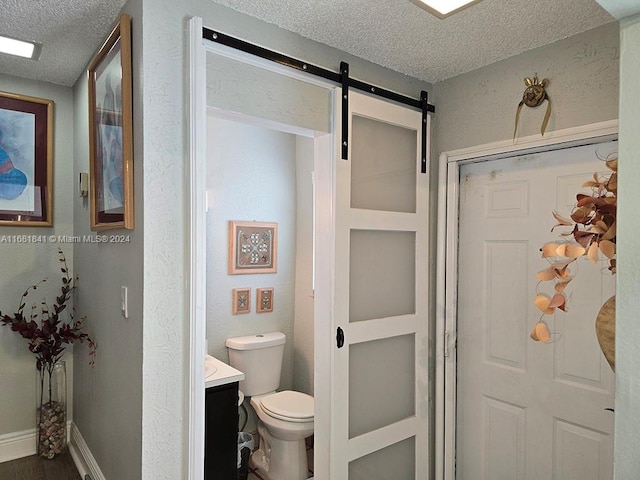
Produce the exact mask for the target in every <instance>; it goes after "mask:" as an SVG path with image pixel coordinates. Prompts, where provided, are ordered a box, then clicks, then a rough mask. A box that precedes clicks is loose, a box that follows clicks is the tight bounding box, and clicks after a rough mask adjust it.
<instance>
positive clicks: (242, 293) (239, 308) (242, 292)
mask: <svg viewBox="0 0 640 480" xmlns="http://www.w3.org/2000/svg"><path fill="white" fill-rule="evenodd" d="M232 305H233V307H232V310H233V314H234V315H238V314H240V313H249V312H250V311H251V289H250V288H234V289H233V304H232Z"/></svg>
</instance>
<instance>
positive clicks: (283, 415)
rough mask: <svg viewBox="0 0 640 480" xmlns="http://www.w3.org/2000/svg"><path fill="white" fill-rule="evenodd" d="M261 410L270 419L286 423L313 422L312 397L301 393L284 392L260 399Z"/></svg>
mask: <svg viewBox="0 0 640 480" xmlns="http://www.w3.org/2000/svg"><path fill="white" fill-rule="evenodd" d="M260 404H261V405H262V410H263V411H264V412H265V413H266V414H267V415H269V416H270V417H273V418H277V419H279V420H284V421H286V422H294V423H303V422H312V421H313V415H314V412H313V409H314V405H313V397H312V396H311V395H307V394H306V393H302V392H292V391H290V390H285V391H282V392H277V393H274V394H272V395H267V396H265V397H263V398H261V399H260Z"/></svg>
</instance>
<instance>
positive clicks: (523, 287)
mask: <svg viewBox="0 0 640 480" xmlns="http://www.w3.org/2000/svg"><path fill="white" fill-rule="evenodd" d="M616 148H617V144H616V143H614V142H612V143H605V144H599V145H590V146H581V147H574V148H568V149H563V150H555V151H551V152H545V153H539V154H531V155H522V156H516V157H512V158H506V159H501V160H494V161H487V162H483V163H475V164H468V165H464V166H462V167H461V168H460V179H459V181H460V190H459V192H460V194H459V224H458V228H459V244H458V248H459V252H458V253H459V257H458V306H457V312H458V318H457V329H458V331H457V338H458V347H457V366H458V369H457V376H458V377H457V424H456V478H457V479H458V480H525V479H526V480H534V479H539V480H551V479H553V480H608V479H609V480H610V479H611V478H613V476H612V475H613V425H614V418H613V413H612V412H610V411H607V410H605V409H606V408H611V407H613V406H614V375H613V373H612V372H611V370H610V368H609V366H608V364H607V363H606V361H605V359H604V356H603V355H602V353H601V351H600V349H599V347H598V344H597V340H596V337H595V328H594V322H595V318H596V314H597V312H598V310H599V308H600V306H601V305H602V304H603V303H604V301H605V300H607V299H608V298H609V297H610V296H611V295H613V293H614V285H615V284H614V280H615V279H614V277H613V276H612V275H610V274H609V272H608V271H607V270H606V266H607V263H606V262H604V261H603V262H602V263H601V264H599V265H593V264H591V263H590V262H589V261H588V260H587V259H586V258H583V259H579V260H578V262H576V266H575V267H574V269H575V270H576V273H577V275H576V277H575V279H574V280H573V281H572V282H571V284H570V285H569V287H568V288H567V290H566V293H567V296H568V298H569V300H568V309H569V310H568V312H567V313H563V312H558V313H556V314H555V316H552V317H549V316H546V319H547V320H548V322H549V327H550V330H551V331H552V332H553V338H554V341H553V342H552V343H550V344H540V343H535V342H533V341H532V340H531V339H530V338H529V331H530V330H531V328H532V327H533V325H534V324H535V323H536V322H537V321H538V319H539V318H540V316H541V314H540V312H539V311H538V310H537V308H536V307H535V306H534V304H533V299H534V296H535V291H536V284H537V280H536V278H535V274H536V272H538V271H539V270H542V269H544V268H546V267H547V266H548V263H547V261H546V260H545V259H543V258H541V255H540V252H539V248H540V246H541V245H542V244H543V243H545V242H550V241H558V240H559V239H560V237H559V232H557V231H556V232H554V233H551V232H550V229H551V227H552V226H553V225H554V223H555V220H554V219H553V217H552V216H551V212H552V211H554V210H555V211H558V212H559V213H560V214H561V215H563V216H568V215H569V213H570V212H571V209H572V207H573V206H574V204H575V201H576V198H575V195H576V193H578V192H579V191H583V192H585V193H587V192H588V190H586V189H583V188H581V185H582V184H583V183H584V182H585V181H587V180H589V179H590V178H591V176H592V175H593V173H594V172H602V173H606V172H607V169H606V167H605V165H604V162H602V161H599V160H598V156H600V157H603V156H606V155H607V154H610V153H612V152H615V151H616ZM545 283H548V284H549V285H542V286H541V288H543V290H544V289H546V291H547V292H548V291H549V289H551V290H552V289H553V286H552V283H553V282H545Z"/></svg>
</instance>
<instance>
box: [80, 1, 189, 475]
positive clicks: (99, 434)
mask: <svg viewBox="0 0 640 480" xmlns="http://www.w3.org/2000/svg"><path fill="white" fill-rule="evenodd" d="M141 6H142V5H141V3H140V2H134V1H131V2H129V3H128V4H127V6H126V10H127V11H128V12H129V13H130V14H131V16H132V20H133V23H132V36H133V65H134V66H133V101H134V104H133V110H134V113H133V115H134V172H133V174H134V188H135V194H134V208H135V226H136V227H135V230H133V231H129V230H106V231H103V232H101V234H105V235H112V234H117V235H124V236H125V238H126V239H127V240H128V241H127V242H126V243H104V244H102V243H101V244H97V243H93V244H92V243H79V244H76V245H75V250H74V260H75V266H76V269H77V270H76V271H77V272H78V274H79V275H80V287H79V289H78V295H77V297H76V308H77V311H78V314H80V315H86V316H87V317H88V328H89V331H90V333H91V335H92V336H93V338H94V339H95V341H96V342H97V344H98V350H97V356H96V363H95V367H93V368H92V367H88V366H87V364H86V362H83V361H82V360H83V358H84V357H85V356H86V347H85V346H82V347H80V348H76V351H75V362H76V375H75V377H74V385H75V404H76V409H75V415H74V423H75V424H76V426H77V427H78V429H79V430H80V433H81V434H82V436H83V438H84V439H85V441H86V442H87V445H88V446H89V449H90V450H91V453H92V454H93V456H94V458H95V459H96V461H97V462H98V465H99V467H100V469H101V471H102V473H103V474H104V475H105V477H106V478H108V479H118V480H129V479H130V480H137V479H140V478H142V477H141V457H142V418H141V415H142V359H143V351H142V334H143V315H142V313H143V312H142V302H143V294H144V289H143V238H144V236H143V232H144V222H143V213H144V209H143V191H144V190H143V167H144V164H145V163H147V162H146V159H145V157H144V155H143V148H142V147H143V143H142V125H143V121H142V98H143V96H142V74H143V70H142V68H141V60H140V59H141V55H142V43H141V40H142V15H141ZM74 102H75V103H74V109H75V116H74V159H75V161H74V171H73V173H70V175H72V178H73V179H76V178H78V174H79V173H80V172H89V170H90V169H89V126H88V85H87V76H86V75H82V76H81V77H80V78H79V79H78V81H77V82H76V85H75V87H74ZM150 158H151V159H153V157H150ZM149 168H151V167H149ZM71 190H72V191H73V193H74V197H73V215H74V232H75V235H80V236H85V235H86V236H95V235H96V232H92V231H91V230H90V216H89V200H88V198H85V199H83V198H80V197H78V195H77V186H76V185H75V182H74V185H73V188H72V189H71ZM69 210H70V211H71V208H69ZM121 285H125V286H127V287H128V289H129V295H128V299H129V318H127V319H125V318H124V317H123V316H122V315H121V312H120V286H121ZM151 321H153V320H151ZM176 478H177V477H176Z"/></svg>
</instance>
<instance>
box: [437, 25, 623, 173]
mask: <svg viewBox="0 0 640 480" xmlns="http://www.w3.org/2000/svg"><path fill="white" fill-rule="evenodd" d="M618 30H619V27H618V23H617V22H613V23H610V24H607V25H604V26H602V27H598V28H595V29H593V30H590V31H588V32H585V33H582V34H580V35H575V36H573V37H570V38H567V39H565V40H560V41H558V42H555V43H552V44H550V45H547V46H545V47H541V48H536V49H534V50H530V51H528V52H525V53H522V54H520V55H517V56H514V57H511V58H508V59H506V60H502V61H500V62H497V63H494V64H493V65H489V66H487V67H483V68H480V69H478V70H475V71H473V72H470V73H465V74H463V75H459V76H457V77H454V78H451V79H449V80H445V81H443V82H440V83H437V84H436V85H434V88H433V97H432V98H433V102H434V103H435V105H436V107H437V111H436V115H435V116H434V119H433V136H434V144H435V145H434V147H435V150H433V153H434V154H435V156H434V158H433V160H434V163H436V162H437V155H439V154H440V153H441V152H446V151H449V150H454V149H458V148H464V147H471V146H475V145H482V144H484V143H489V142H494V141H498V140H509V139H511V138H512V136H513V126H514V120H515V113H516V107H517V106H518V102H520V100H521V99H522V93H523V92H524V89H525V84H524V81H523V79H524V77H531V76H533V75H535V74H536V73H537V74H538V77H539V78H540V79H542V78H548V79H549V81H550V83H549V87H548V88H547V91H548V93H549V96H550V98H551V101H552V113H551V120H550V121H549V125H548V127H547V131H552V130H560V129H563V128H569V127H575V126H578V125H587V124H590V123H594V122H600V121H604V120H612V119H616V118H618V80H619V73H618V55H619V39H618ZM545 109H546V102H545V103H544V104H543V105H542V106H540V107H538V108H533V109H532V108H528V107H526V106H525V107H523V110H522V112H521V113H520V123H519V127H518V137H524V136H527V135H534V134H539V133H540V125H541V123H542V118H543V116H544V113H545ZM436 178H437V177H436Z"/></svg>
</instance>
